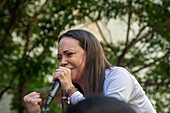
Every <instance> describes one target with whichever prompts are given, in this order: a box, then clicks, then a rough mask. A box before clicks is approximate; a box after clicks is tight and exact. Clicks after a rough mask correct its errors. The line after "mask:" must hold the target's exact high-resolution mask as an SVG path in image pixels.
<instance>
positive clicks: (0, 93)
mask: <svg viewBox="0 0 170 113" xmlns="http://www.w3.org/2000/svg"><path fill="white" fill-rule="evenodd" d="M16 76H17V74H15V75H14V76H13V78H12V79H11V80H10V82H9V84H8V86H7V87H5V88H4V90H2V91H1V92H0V100H1V98H2V96H3V94H4V93H5V92H6V91H7V90H9V89H10V88H11V86H12V84H13V82H14V79H15V78H16Z"/></svg>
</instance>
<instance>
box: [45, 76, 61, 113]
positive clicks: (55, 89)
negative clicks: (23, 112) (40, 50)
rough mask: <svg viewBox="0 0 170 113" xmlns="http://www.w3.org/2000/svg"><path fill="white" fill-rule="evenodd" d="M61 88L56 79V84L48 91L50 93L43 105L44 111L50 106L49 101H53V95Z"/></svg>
mask: <svg viewBox="0 0 170 113" xmlns="http://www.w3.org/2000/svg"><path fill="white" fill-rule="evenodd" d="M60 87H61V83H60V81H59V80H58V79H57V80H56V82H55V83H54V85H53V87H52V88H51V90H50V93H49V95H48V98H47V100H46V103H45V111H46V109H47V106H48V105H50V103H51V101H52V100H53V99H54V97H55V95H56V94H57V92H58V90H59V89H60Z"/></svg>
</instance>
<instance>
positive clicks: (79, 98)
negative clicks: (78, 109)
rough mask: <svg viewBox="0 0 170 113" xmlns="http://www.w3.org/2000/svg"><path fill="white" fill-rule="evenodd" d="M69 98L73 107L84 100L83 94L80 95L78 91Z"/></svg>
mask: <svg viewBox="0 0 170 113" xmlns="http://www.w3.org/2000/svg"><path fill="white" fill-rule="evenodd" d="M69 98H70V101H71V103H72V104H73V105H74V104H77V103H78V102H80V101H82V100H84V99H85V97H84V96H83V94H81V93H80V92H79V91H76V92H74V93H73V94H72V95H71V96H70V97H69Z"/></svg>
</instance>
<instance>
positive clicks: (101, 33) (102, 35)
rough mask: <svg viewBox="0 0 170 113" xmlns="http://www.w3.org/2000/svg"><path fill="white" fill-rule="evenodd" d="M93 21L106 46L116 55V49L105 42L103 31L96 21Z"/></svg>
mask: <svg viewBox="0 0 170 113" xmlns="http://www.w3.org/2000/svg"><path fill="white" fill-rule="evenodd" d="M95 23H96V26H97V28H98V30H99V33H100V35H101V37H102V38H103V40H104V42H105V43H106V44H107V46H108V47H109V48H110V49H111V50H112V52H113V53H114V55H115V56H116V57H117V53H116V51H115V50H114V49H113V48H112V47H111V46H110V45H109V43H108V42H107V40H106V37H105V36H104V34H103V32H102V30H101V28H100V26H99V24H98V22H95Z"/></svg>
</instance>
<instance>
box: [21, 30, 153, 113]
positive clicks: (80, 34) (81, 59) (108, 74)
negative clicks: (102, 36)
mask: <svg viewBox="0 0 170 113" xmlns="http://www.w3.org/2000/svg"><path fill="white" fill-rule="evenodd" d="M58 43H59V44H58V55H57V57H58V60H59V68H58V69H56V71H55V74H54V76H53V82H55V80H56V79H59V81H60V83H61V89H62V90H63V92H65V93H66V95H67V98H69V100H70V101H71V103H72V104H76V103H78V102H80V101H82V100H84V99H85V98H86V97H88V96H91V95H95V94H97V95H103V96H107V97H114V98H117V99H119V100H122V101H124V102H126V103H128V104H129V106H130V107H131V108H133V109H134V111H135V112H137V113H156V111H155V109H154V108H153V106H152V104H151V102H150V101H149V99H148V97H147V96H146V95H145V92H144V91H143V89H142V87H141V86H140V84H139V83H138V81H137V80H136V79H135V77H134V76H133V75H131V74H130V73H129V72H128V71H127V70H126V69H125V68H122V67H116V66H111V64H110V63H109V62H108V61H107V59H106V58H105V55H104V52H103V49H102V47H101V45H100V43H99V42H98V40H97V39H96V37H95V36H94V35H93V34H91V33H90V32H88V31H85V30H69V31H68V32H66V33H64V34H63V35H61V36H60V37H59V41H58ZM73 83H76V84H79V86H80V87H81V89H82V92H80V90H77V88H75V86H74V85H73ZM24 101H25V103H26V105H27V107H28V110H29V111H31V112H30V113H35V112H36V113H37V112H40V109H39V106H38V104H39V102H41V99H40V96H39V94H38V93H36V92H34V93H30V94H28V95H26V96H25V97H24ZM36 110H37V111H36ZM32 111H33V112H32Z"/></svg>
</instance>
